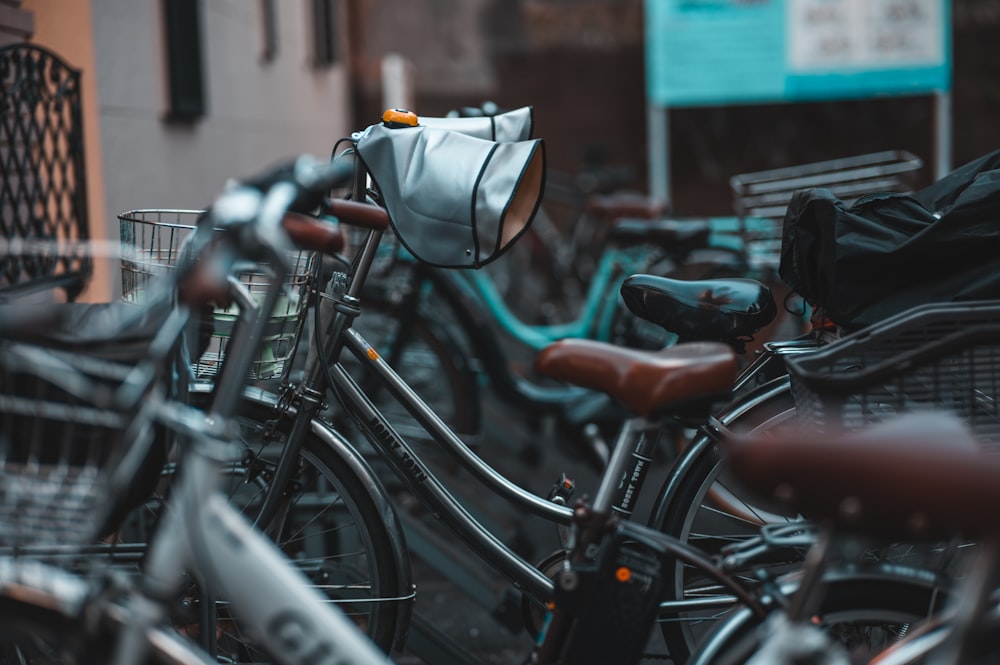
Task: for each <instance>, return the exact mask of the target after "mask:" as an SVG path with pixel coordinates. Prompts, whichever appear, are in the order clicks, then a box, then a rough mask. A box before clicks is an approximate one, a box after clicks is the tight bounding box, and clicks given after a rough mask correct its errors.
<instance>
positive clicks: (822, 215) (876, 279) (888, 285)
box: [779, 150, 1000, 329]
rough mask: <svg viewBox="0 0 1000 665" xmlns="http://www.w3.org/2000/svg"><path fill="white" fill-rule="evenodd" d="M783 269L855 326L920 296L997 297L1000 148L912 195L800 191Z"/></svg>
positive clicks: (792, 207)
mask: <svg viewBox="0 0 1000 665" xmlns="http://www.w3.org/2000/svg"><path fill="white" fill-rule="evenodd" d="M779 274H780V276H781V278H782V279H783V280H784V281H785V282H786V283H787V284H788V285H789V286H790V287H791V288H792V289H793V290H794V291H796V292H797V293H798V294H800V295H801V296H803V297H804V298H805V299H806V300H807V301H808V302H809V303H810V304H811V305H813V306H815V307H820V308H822V309H823V310H825V313H826V315H827V316H828V317H829V318H830V319H831V320H832V321H833V322H834V323H836V324H838V325H841V326H844V327H845V328H848V329H858V328H863V327H865V326H868V325H870V324H872V323H876V322H878V321H881V320H883V319H885V318H887V317H889V316H891V315H893V314H897V313H899V312H902V311H905V310H907V309H909V308H911V307H914V306H916V305H920V304H923V303H928V302H951V301H960V300H978V299H993V298H1000V150H997V151H994V152H992V153H990V154H988V155H985V156H983V157H981V158H979V159H977V160H975V161H973V162H970V163H968V164H966V165H964V166H962V167H960V168H958V169H956V170H955V171H953V172H952V173H950V174H948V175H947V176H945V177H944V178H942V179H941V180H939V181H938V182H936V183H934V184H932V185H929V186H927V187H925V188H923V189H921V190H918V191H916V192H914V193H912V194H910V195H904V194H895V193H886V194H871V195H868V196H865V197H862V198H861V199H858V201H857V202H855V203H854V204H853V205H851V206H849V207H848V206H847V205H846V204H845V203H844V202H843V201H841V200H839V199H838V198H836V197H835V196H833V194H831V193H830V191H829V190H826V189H808V190H802V191H799V192H796V193H795V194H794V195H793V196H792V198H791V201H790V202H789V205H788V211H787V213H786V215H785V220H784V226H783V235H782V244H781V264H780V267H779Z"/></svg>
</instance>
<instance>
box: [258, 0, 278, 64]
mask: <svg viewBox="0 0 1000 665" xmlns="http://www.w3.org/2000/svg"><path fill="white" fill-rule="evenodd" d="M260 15H261V28H262V30H263V32H262V35H261V36H262V37H263V41H264V45H263V48H262V49H261V54H260V59H261V60H262V61H264V62H273V61H274V59H275V57H277V55H278V16H277V14H276V13H275V11H274V0H260Z"/></svg>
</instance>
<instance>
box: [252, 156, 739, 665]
mask: <svg viewBox="0 0 1000 665" xmlns="http://www.w3.org/2000/svg"><path fill="white" fill-rule="evenodd" d="M366 190H367V187H366V182H365V173H364V172H362V171H359V172H358V174H357V177H356V179H355V189H354V192H353V198H354V199H355V200H358V201H360V200H361V199H363V198H365V196H366V194H367V191H366ZM328 205H329V209H330V211H331V212H332V213H333V214H334V215H336V214H337V209H338V206H340V205H343V203H342V202H341V201H339V200H331V201H329V202H328ZM371 208H372V213H371V216H372V218H373V220H374V219H379V217H378V215H379V214H381V215H383V216H382V217H381V218H380V219H381V223H380V224H375V223H374V222H373V223H372V226H373V227H375V228H372V229H371V230H369V231H368V234H367V236H366V238H365V240H364V241H363V242H362V243H361V244H360V249H359V251H358V252H357V253H356V255H355V258H354V260H353V262H352V265H351V266H350V269H349V270H347V271H345V272H342V273H341V272H339V271H338V272H335V273H334V275H333V277H332V278H331V280H330V281H329V283H328V287H327V291H326V293H325V295H324V297H322V298H321V299H320V302H319V307H318V309H317V316H316V317H315V319H316V321H317V322H319V323H318V325H322V326H323V328H318V329H317V331H316V333H315V334H314V335H313V341H312V343H313V344H322V345H324V347H325V348H320V349H319V350H317V351H314V352H312V353H311V354H310V360H309V363H308V364H307V366H306V368H305V370H304V371H303V373H302V381H301V382H297V383H296V385H294V386H292V385H286V386H284V387H283V388H282V389H281V390H282V395H281V396H280V397H279V398H278V399H277V400H276V403H277V405H278V407H279V408H278V410H277V411H276V412H275V413H274V414H272V415H271V416H270V417H268V418H267V419H268V421H272V420H273V421H275V422H276V423H279V425H280V424H281V423H286V424H285V425H284V426H283V427H284V428H285V429H287V430H288V431H289V432H295V431H296V429H298V430H299V431H301V430H303V429H304V428H305V427H307V425H306V424H307V423H310V422H312V421H313V419H314V417H315V416H316V415H317V414H318V413H320V412H321V410H322V408H321V407H322V405H321V401H322V399H323V396H324V395H326V394H327V390H328V389H332V392H333V394H334V395H336V396H337V400H338V403H339V404H340V408H341V409H342V412H343V413H345V414H350V415H351V417H352V418H353V420H354V422H355V424H356V425H357V427H358V428H359V430H361V431H363V432H364V433H365V434H366V438H367V440H368V443H369V444H370V445H371V447H372V449H373V452H374V453H375V454H376V457H377V458H378V459H379V460H380V462H382V463H385V464H386V466H388V467H389V468H390V470H392V471H393V472H394V473H395V474H396V476H398V477H399V478H400V480H401V481H402V483H403V484H404V485H405V486H406V487H407V488H408V490H409V491H410V492H411V494H412V495H413V496H414V497H416V498H418V499H420V500H421V502H422V503H423V504H424V505H426V506H427V507H428V512H429V514H433V515H435V516H436V517H437V518H438V519H439V521H440V522H441V523H442V525H443V526H444V528H447V529H448V530H449V531H451V532H452V533H455V534H458V535H459V537H460V538H461V539H462V540H463V541H465V542H466V544H468V545H470V546H471V549H472V550H473V551H474V552H476V553H477V554H479V555H480V557H481V558H482V559H484V560H485V561H486V562H487V563H488V564H490V565H492V566H493V567H494V568H495V569H496V570H497V572H499V573H500V574H501V575H502V576H504V577H506V578H507V579H508V580H510V581H512V582H513V583H514V585H515V588H518V589H521V590H522V591H523V592H524V593H525V597H526V598H527V599H528V600H526V601H525V603H526V607H527V608H529V609H530V610H532V611H530V612H529V613H528V615H529V616H528V619H529V620H528V627H529V630H530V631H531V632H535V631H537V626H538V622H539V621H540V614H541V613H540V611H539V610H538V609H537V608H540V607H542V606H543V605H544V601H545V599H547V598H548V597H549V596H550V595H551V593H552V588H553V587H552V581H551V579H550V577H549V575H548V574H546V572H547V571H543V570H539V569H538V568H536V567H535V566H532V565H530V564H529V563H527V562H526V561H525V560H524V559H522V558H521V557H519V556H517V555H516V554H514V553H513V552H512V551H511V550H510V548H508V547H506V546H505V545H504V544H503V543H502V542H500V541H499V540H498V539H497V538H496V537H495V536H494V535H492V534H490V533H489V532H488V531H487V530H486V529H485V528H484V527H483V526H482V525H481V524H480V523H478V521H477V520H476V519H475V518H474V517H473V516H471V515H469V513H468V511H467V510H466V509H465V508H464V507H462V506H461V505H459V504H458V503H457V502H456V501H455V500H454V498H453V497H452V496H451V495H450V494H449V493H448V492H447V490H446V489H445V488H444V486H443V484H442V483H441V481H440V480H439V477H438V476H437V475H436V474H434V473H432V472H431V471H430V469H429V468H428V466H427V464H426V462H425V460H424V458H423V457H422V456H421V455H420V454H419V453H418V452H417V451H416V449H415V448H414V447H413V446H412V445H410V443H409V438H408V437H405V436H404V435H403V434H402V433H401V432H398V431H397V430H396V429H395V428H394V427H393V426H392V424H391V423H390V422H389V421H388V420H387V418H386V417H385V415H384V414H382V413H381V411H380V409H379V408H378V405H377V404H375V403H373V401H372V400H371V399H370V398H368V397H367V395H366V392H365V390H364V389H363V387H362V386H360V385H359V383H358V382H357V381H356V380H355V379H354V377H353V374H354V372H352V371H351V370H349V369H348V366H347V365H346V364H342V363H339V362H337V361H336V360H335V359H336V358H339V355H338V354H339V353H340V352H341V351H342V350H343V349H345V348H346V349H347V350H349V351H351V355H352V356H354V357H356V358H357V361H358V363H360V364H361V365H362V366H364V367H366V368H367V369H369V370H370V371H372V372H374V373H375V374H377V375H378V376H379V377H380V379H381V380H382V382H383V383H384V385H385V388H386V389H387V390H388V392H389V394H391V395H393V396H394V397H395V398H396V399H398V400H399V401H400V402H401V403H403V404H404V405H406V407H407V410H408V411H409V412H410V413H411V414H412V415H413V417H414V420H416V421H417V422H418V423H419V424H420V425H421V426H422V427H423V428H425V429H426V431H427V432H428V434H430V435H431V436H432V437H433V438H434V440H435V441H437V442H438V443H440V444H441V445H442V447H444V448H445V449H446V450H447V451H449V452H450V453H452V454H453V456H454V457H455V458H456V459H457V460H458V462H460V463H461V464H462V465H463V466H464V467H466V468H467V469H468V470H469V471H471V473H472V475H473V477H474V479H475V481H476V482H478V483H480V484H482V486H484V487H486V488H487V489H489V490H490V491H492V492H493V493H495V494H496V495H498V496H499V497H501V498H503V499H505V500H506V501H509V502H510V503H512V504H513V505H515V506H517V507H519V509H520V510H523V511H524V512H525V513H526V514H529V515H535V516H538V517H541V518H542V519H543V520H546V521H550V522H552V523H554V524H556V525H560V524H561V525H566V524H567V523H568V522H569V520H570V518H571V515H572V511H571V510H569V509H568V508H565V507H562V506H560V505H558V503H556V502H554V501H548V500H545V499H542V498H540V497H539V496H538V495H536V494H534V493H531V492H529V491H527V490H524V489H522V488H521V487H519V486H516V485H514V484H513V483H511V482H510V481H509V480H508V479H507V478H505V477H503V476H502V475H500V474H498V473H497V472H496V471H495V470H493V469H491V468H490V467H489V466H487V465H486V464H484V463H483V461H482V460H481V459H480V458H478V457H477V456H476V455H475V454H474V453H473V452H472V451H471V450H470V449H469V448H468V447H467V446H466V445H465V443H464V442H463V441H462V440H461V439H460V438H459V437H458V436H457V435H456V434H455V433H454V432H452V431H451V430H450V429H449V428H448V427H447V426H446V424H445V423H443V422H442V420H441V418H440V417H438V416H437V415H436V414H435V413H434V412H433V410H431V409H429V408H428V407H427V406H426V404H424V403H423V402H422V401H421V400H420V399H419V398H418V396H417V395H416V394H415V393H414V391H413V390H412V389H411V388H410V387H409V386H408V385H407V384H406V383H405V381H403V380H402V379H401V378H400V377H399V375H397V374H396V373H395V372H394V371H393V370H392V369H391V368H390V366H389V364H388V363H387V362H386V361H385V360H384V358H383V357H382V356H381V354H380V353H379V352H378V350H376V349H375V348H374V347H372V346H371V345H370V344H369V343H367V341H365V340H364V338H363V336H362V335H361V334H360V333H358V332H357V331H356V330H354V329H353V327H352V326H351V319H352V318H354V317H355V316H359V315H361V316H363V315H362V314H360V312H361V311H362V310H363V303H364V299H363V295H362V294H363V288H364V284H365V278H366V277H367V275H368V272H369V271H370V269H371V265H372V262H373V261H374V259H375V257H376V256H377V254H378V245H379V242H380V240H381V234H382V230H383V229H385V228H387V224H388V219H387V216H385V212H384V210H380V209H379V208H378V207H376V206H372V207H371ZM324 330H326V331H328V332H324ZM691 348H693V347H683V348H680V349H677V350H676V351H671V350H670V349H666V350H662V351H659V352H656V353H657V354H661V355H656V354H653V355H651V356H650V357H649V358H646V359H644V360H643V361H642V362H647V363H651V365H650V366H651V367H654V368H658V369H659V370H661V371H666V370H667V369H668V368H667V367H661V366H660V365H659V363H660V362H661V361H658V360H656V359H657V358H661V360H662V362H663V363H665V365H667V366H669V365H670V363H669V362H667V360H668V359H670V358H671V357H672V354H675V353H676V354H679V356H680V357H682V358H683V357H685V354H687V353H691V352H692V351H691ZM700 348H703V349H706V350H707V349H715V350H713V351H712V354H713V356H714V354H717V353H718V351H717V349H718V348H719V347H717V346H715V347H713V346H712V345H709V347H700ZM722 348H726V347H724V346H723V347H722ZM715 357H716V360H718V356H715ZM689 360H692V359H689ZM693 360H697V358H695V359H693ZM631 362H639V361H638V360H635V359H633V360H632V361H631ZM734 362H735V361H734V360H732V361H731V360H727V361H726V363H725V364H726V366H728V367H731V368H732V369H735V364H733V363H734ZM695 365H697V362H691V363H686V362H684V363H680V364H679V367H674V368H673V370H676V372H677V375H678V376H680V375H682V374H683V373H684V372H687V371H694V366H695ZM710 366H711V365H707V366H703V367H701V368H700V369H699V370H698V371H706V370H707V368H708V367H710ZM673 370H671V371H673ZM732 378H733V375H732V374H726V375H724V376H719V377H718V380H719V383H716V384H714V385H712V386H710V387H711V389H712V392H717V391H723V392H726V391H728V389H729V388H730V386H731V381H732ZM710 396H711V395H705V396H704V397H710ZM680 397H681V396H680V395H676V394H675V395H672V398H680ZM683 397H684V398H685V399H691V398H694V397H696V395H693V394H685V395H683ZM655 406H656V407H657V408H658V409H659V410H660V411H662V412H665V413H667V412H669V411H670V409H669V406H668V405H667V404H657V405H655ZM676 406H680V405H676ZM684 406H689V405H686V404H685V405H684ZM293 407H294V409H293ZM682 412H683V415H684V416H690V414H689V413H688V412H687V411H686V410H682ZM701 417H704V414H701ZM662 424H663V421H662V420H658V421H657V422H656V423H655V424H650V423H645V424H639V423H636V424H633V425H631V426H629V427H627V428H626V429H625V431H624V432H623V434H622V435H621V436H622V438H621V439H620V441H619V443H618V445H617V446H616V449H619V450H624V451H628V452H627V453H622V454H623V455H629V454H630V453H631V451H637V452H639V453H640V457H643V456H648V455H645V453H648V452H649V450H650V448H649V446H651V445H653V444H652V443H650V442H649V441H648V440H644V439H643V437H642V436H641V435H642V434H643V433H646V432H655V431H657V430H659V429H661V428H662ZM283 427H282V426H279V427H278V428H277V429H278V430H281V429H282V428H283ZM260 429H261V431H262V432H266V431H274V430H275V428H274V427H270V428H263V427H262V428H260ZM289 442H290V445H291V453H287V451H286V454H291V455H293V456H294V454H295V448H294V446H295V445H296V441H295V440H294V438H293V437H291V436H290V437H289ZM627 461H628V459H627V458H625V460H624V462H623V461H622V460H620V459H619V460H613V463H612V467H609V468H610V470H605V475H604V478H614V479H615V480H614V482H615V483H617V478H618V477H619V475H620V473H621V466H620V465H621V464H623V463H627ZM280 472H281V469H280V468H279V469H278V470H277V471H276V475H275V477H274V478H271V479H270V480H271V482H272V484H273V485H274V486H277V487H282V486H284V481H283V479H282V478H281V476H280ZM606 482H610V481H606ZM633 491H634V492H637V491H638V488H633ZM553 498H554V499H559V498H560V497H559V496H555V497H553ZM631 498H633V499H634V498H635V497H634V496H632V497H631ZM266 509H267V508H266V505H265V511H266ZM563 556H564V553H562V552H560V551H557V552H556V553H555V554H554V556H553V558H552V559H551V560H550V562H549V564H548V565H547V566H546V569H547V570H548V571H551V570H554V567H558V565H559V562H560V561H561V560H562V557H563ZM688 556H689V557H690V556H691V555H690V554H688ZM741 593H742V592H741ZM732 602H733V601H732V599H731V598H729V599H726V600H725V601H724V604H725V606H727V607H731V606H732ZM691 605H692V606H696V607H703V606H704V603H702V602H700V601H695V602H694V603H692V604H691ZM679 607H682V608H683V604H681V605H680V606H679ZM662 609H663V611H665V612H668V613H672V612H677V611H678V606H676V605H672V603H670V602H669V601H668V602H665V603H664V604H663V607H662ZM685 611H686V610H685ZM667 630H672V629H671V628H667ZM681 639H682V640H684V641H683V642H682V644H684V643H686V638H681ZM685 648H686V647H685ZM678 653H680V651H678Z"/></svg>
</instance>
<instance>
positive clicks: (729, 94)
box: [645, 0, 951, 106]
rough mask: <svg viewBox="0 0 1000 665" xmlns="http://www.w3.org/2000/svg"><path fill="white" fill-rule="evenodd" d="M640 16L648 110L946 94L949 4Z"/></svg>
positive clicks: (783, 1) (719, 6) (701, 1)
mask: <svg viewBox="0 0 1000 665" xmlns="http://www.w3.org/2000/svg"><path fill="white" fill-rule="evenodd" d="M645 12H646V14H645V21H646V76H647V94H648V97H649V100H650V103H651V104H653V105H658V106H707V105H720V104H731V103H751V102H775V101H795V100H810V99H814V100H815V99H838V98H851V97H870V96H876V95H892V94H922V93H928V92H932V91H945V90H948V89H949V88H950V87H951V40H950V34H951V29H950V25H951V22H950V2H949V0H646V5H645Z"/></svg>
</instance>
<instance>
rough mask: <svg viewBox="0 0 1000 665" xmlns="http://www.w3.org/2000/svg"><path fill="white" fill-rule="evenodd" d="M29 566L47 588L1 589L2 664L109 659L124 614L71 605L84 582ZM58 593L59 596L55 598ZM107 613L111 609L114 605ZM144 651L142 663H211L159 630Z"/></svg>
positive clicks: (25, 584)
mask: <svg viewBox="0 0 1000 665" xmlns="http://www.w3.org/2000/svg"><path fill="white" fill-rule="evenodd" d="M28 563H29V564H30V566H31V567H32V569H33V572H32V575H33V576H34V577H35V578H36V579H44V582H42V584H30V583H28V582H26V581H25V580H18V582H17V584H16V585H14V587H16V588H14V589H13V590H12V588H11V587H8V586H7V585H0V587H2V588H0V664H2V665H23V664H24V663H32V664H33V665H43V664H44V665H48V664H52V665H56V664H59V665H64V664H70V663H82V664H87V665H93V664H94V663H100V662H107V661H110V660H111V657H112V653H111V650H112V649H113V648H114V647H115V645H116V644H117V642H118V641H117V639H116V633H117V629H118V625H119V623H120V622H121V621H122V620H124V619H125V618H126V617H125V615H123V614H122V613H120V612H119V613H117V614H118V615H117V616H111V613H109V612H106V611H101V612H95V611H94V610H95V609H101V608H96V607H93V606H88V605H80V606H76V603H66V602H65V601H66V595H65V594H66V591H67V589H68V588H69V589H79V587H81V586H85V584H86V583H85V582H84V580H83V579H81V578H77V577H74V576H71V575H68V574H67V573H65V572H63V571H61V570H58V569H49V570H46V571H45V573H44V575H41V576H40V575H39V572H40V570H41V568H40V567H39V566H40V564H38V563H37V562H34V561H30V562H28ZM56 580H58V583H57V582H56ZM43 585H44V586H43ZM53 589H59V590H60V592H59V593H58V594H56V593H54V592H53ZM79 590H81V591H84V593H86V590H83V589H79ZM103 609H106V610H110V609H111V606H110V605H109V606H107V607H106V608H103ZM145 647H146V649H147V653H146V656H147V657H146V658H145V659H143V660H142V661H137V662H142V663H158V664H160V665H193V664H198V665H204V664H205V663H206V662H207V661H208V658H207V657H206V654H205V653H204V652H203V651H201V650H200V649H199V648H198V647H197V646H196V645H195V644H194V643H192V642H190V641H189V640H186V639H184V638H182V637H181V636H180V635H178V634H176V633H174V632H173V631H169V630H161V629H156V628H154V629H153V630H152V632H151V633H150V635H149V639H148V640H147V642H146V645H145Z"/></svg>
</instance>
